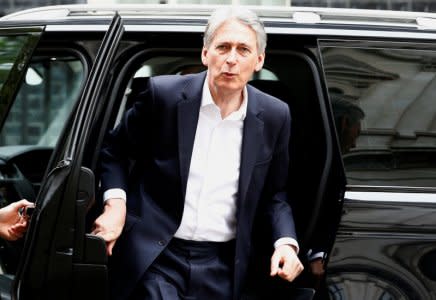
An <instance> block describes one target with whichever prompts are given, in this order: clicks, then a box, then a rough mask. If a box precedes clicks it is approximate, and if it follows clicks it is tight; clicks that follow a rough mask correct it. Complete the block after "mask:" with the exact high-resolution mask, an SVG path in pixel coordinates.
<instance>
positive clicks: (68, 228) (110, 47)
mask: <svg viewBox="0 0 436 300" xmlns="http://www.w3.org/2000/svg"><path fill="white" fill-rule="evenodd" d="M122 32H123V25H122V20H121V18H120V17H119V15H116V16H115V17H114V18H113V20H112V23H111V26H110V28H109V29H108V31H107V33H106V35H105V37H104V39H103V41H102V44H101V46H100V50H99V52H98V54H97V57H96V59H95V62H94V64H93V67H92V70H91V72H90V75H89V78H88V80H87V82H86V84H85V87H84V89H83V92H82V96H81V99H80V100H79V104H78V107H77V110H76V112H75V117H74V118H72V119H73V120H74V123H73V124H72V125H71V126H70V129H69V130H68V131H66V132H65V134H66V135H67V137H61V139H60V140H61V141H63V142H64V144H62V142H61V143H59V144H58V146H57V148H56V149H55V150H54V154H53V157H55V158H62V159H61V160H60V161H59V163H57V167H56V168H54V170H52V171H51V172H50V173H49V174H48V176H47V178H46V179H45V180H44V181H43V183H42V187H41V191H40V194H39V196H38V200H37V202H36V210H35V214H34V216H33V217H32V220H31V223H30V227H29V234H28V236H27V238H26V241H25V246H24V254H25V255H24V257H23V259H22V261H21V265H20V268H19V270H18V272H17V276H16V280H15V285H14V293H13V298H14V299H47V298H48V299H52V298H56V299H78V298H80V299H106V297H107V293H106V291H107V267H106V250H105V242H104V241H103V240H102V239H100V238H97V237H94V236H92V235H89V234H86V229H85V215H86V212H87V210H88V209H89V206H90V205H92V204H93V201H94V195H95V191H94V188H95V183H94V176H93V173H92V171H91V170H90V169H87V168H85V167H83V166H82V160H83V152H84V151H83V149H84V147H85V145H86V143H87V139H88V134H87V132H88V131H89V127H90V126H91V125H90V124H91V123H92V120H93V112H94V111H95V107H96V102H97V97H98V95H99V92H100V90H101V87H102V84H103V82H104V80H105V79H104V78H105V76H107V73H108V72H107V68H108V66H109V65H110V63H111V61H112V58H113V56H114V53H115V52H116V49H117V44H118V42H119V40H120V37H121V35H122ZM86 287H88V288H91V287H92V288H91V291H92V292H89V291H90V290H89V289H88V290H85V289H84V288H86Z"/></svg>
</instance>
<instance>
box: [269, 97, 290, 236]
mask: <svg viewBox="0 0 436 300" xmlns="http://www.w3.org/2000/svg"><path fill="white" fill-rule="evenodd" d="M284 106H285V109H281V111H282V112H284V113H283V114H284V116H283V117H282V118H281V120H282V122H281V124H280V125H281V127H280V128H279V134H278V138H277V142H276V146H275V149H274V152H273V157H272V161H271V165H270V169H269V172H268V176H267V179H266V184H265V187H266V190H267V191H268V195H270V198H271V200H270V201H269V205H268V214H269V219H270V220H271V228H272V239H273V240H272V241H273V242H275V241H277V240H278V239H280V238H284V237H288V238H292V239H295V240H297V236H296V231H295V225H294V218H293V215H292V208H291V206H290V204H289V201H288V194H287V181H288V167H289V139H290V132H291V115H290V112H289V107H288V106H287V105H284Z"/></svg>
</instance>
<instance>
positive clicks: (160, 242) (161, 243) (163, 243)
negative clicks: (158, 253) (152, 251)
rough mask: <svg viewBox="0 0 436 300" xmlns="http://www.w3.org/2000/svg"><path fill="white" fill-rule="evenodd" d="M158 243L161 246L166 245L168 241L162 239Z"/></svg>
mask: <svg viewBox="0 0 436 300" xmlns="http://www.w3.org/2000/svg"><path fill="white" fill-rule="evenodd" d="M157 243H158V244H159V246H165V244H166V242H165V241H164V240H160V241H159V242H157Z"/></svg>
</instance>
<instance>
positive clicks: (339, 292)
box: [0, 5, 436, 300]
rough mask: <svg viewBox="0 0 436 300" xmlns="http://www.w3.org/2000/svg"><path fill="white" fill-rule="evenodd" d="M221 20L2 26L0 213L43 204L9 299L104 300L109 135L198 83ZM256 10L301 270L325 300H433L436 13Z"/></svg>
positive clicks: (202, 10)
mask: <svg viewBox="0 0 436 300" xmlns="http://www.w3.org/2000/svg"><path fill="white" fill-rule="evenodd" d="M211 11H212V8H211V7H203V6H167V5H161V6H146V5H144V6H135V7H132V6H114V7H107V8H104V7H92V6H54V7H46V8H39V9H32V10H27V11H23V12H19V13H15V14H12V15H9V16H5V17H3V18H0V204H1V205H6V204H7V203H10V202H12V201H16V200H18V199H21V198H27V199H29V200H31V201H35V202H36V209H35V211H34V213H33V215H32V218H31V223H30V227H29V230H28V233H27V234H26V236H25V238H24V239H22V240H21V241H19V242H15V243H10V242H2V246H1V248H0V259H1V263H0V265H1V272H2V273H3V274H2V275H1V276H0V285H1V286H3V291H1V293H2V294H1V297H5V298H13V299H94V300H98V299H106V298H107V257H106V253H105V244H104V242H103V241H102V240H100V239H99V238H96V237H95V236H92V235H90V234H89V232H90V226H91V224H92V221H93V220H94V218H95V216H96V215H97V214H98V213H99V211H100V209H101V204H100V203H101V192H100V190H99V174H98V170H97V168H96V165H97V161H98V158H99V149H100V147H101V142H102V139H103V136H104V135H105V133H106V132H107V131H108V130H109V129H111V128H113V127H114V126H115V125H116V124H117V123H118V122H119V120H120V118H121V116H122V115H123V113H124V112H125V110H126V109H128V108H129V107H130V106H131V105H132V103H131V99H132V95H134V94H135V93H138V92H139V91H140V90H141V88H142V87H143V85H144V84H145V82H146V81H147V79H148V78H149V77H150V76H155V75H160V74H184V73H192V72H197V71H200V70H202V65H201V61H200V51H201V47H202V32H203V31H204V26H205V24H206V21H207V18H208V16H209V15H210V13H211ZM255 11H256V12H257V13H258V14H259V16H261V18H262V20H263V21H264V23H265V26H266V29H267V33H268V46H267V55H266V61H265V66H264V68H263V70H261V71H260V72H258V73H256V74H255V76H254V77H253V79H252V80H251V82H250V84H252V85H254V86H256V87H258V88H259V89H262V90H264V91H266V92H267V93H270V94H272V95H275V96H277V97H278V98H281V99H282V100H283V101H286V102H287V103H288V104H289V106H290V107H291V113H292V115H293V120H292V122H293V124H292V135H293V137H292V139H291V140H292V142H291V145H290V149H291V151H292V154H291V157H292V159H291V165H290V170H291V171H290V181H289V182H293V183H294V184H293V185H292V186H291V185H290V186H289V193H290V196H291V197H290V198H291V199H292V201H293V205H294V207H295V217H296V221H297V230H298V232H299V240H300V244H301V245H300V246H301V249H302V251H301V254H302V258H303V259H304V257H305V256H306V253H307V252H308V251H310V250H313V249H317V247H319V249H322V250H323V251H325V252H327V253H328V255H327V261H328V270H327V284H328V291H329V294H330V298H331V299H347V300H348V299H380V300H387V299H423V300H428V299H436V194H435V193H436V44H435V41H436V15H434V14H428V13H410V12H393V11H369V10H341V9H314V8H310V9H309V8H292V7H288V8H275V9H272V8H264V9H262V8H258V9H255ZM295 183H296V184H295ZM9 286H10V287H11V288H10V289H9Z"/></svg>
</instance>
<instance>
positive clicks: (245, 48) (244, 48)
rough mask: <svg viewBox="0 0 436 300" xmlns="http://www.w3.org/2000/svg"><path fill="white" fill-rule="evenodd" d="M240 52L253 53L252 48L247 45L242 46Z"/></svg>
mask: <svg viewBox="0 0 436 300" xmlns="http://www.w3.org/2000/svg"><path fill="white" fill-rule="evenodd" d="M239 52H241V53H242V54H245V55H246V54H249V53H251V50H250V48H247V47H240V48H239Z"/></svg>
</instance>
